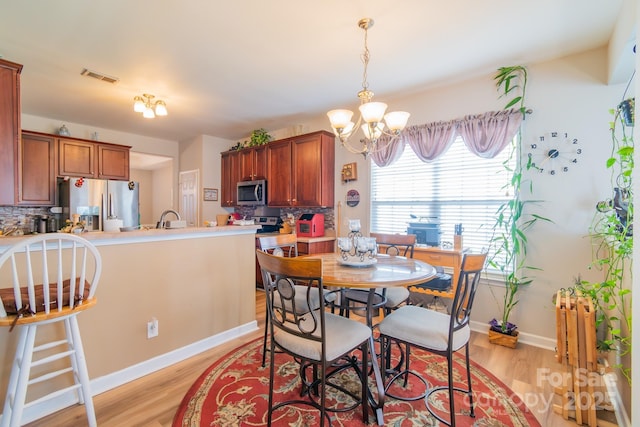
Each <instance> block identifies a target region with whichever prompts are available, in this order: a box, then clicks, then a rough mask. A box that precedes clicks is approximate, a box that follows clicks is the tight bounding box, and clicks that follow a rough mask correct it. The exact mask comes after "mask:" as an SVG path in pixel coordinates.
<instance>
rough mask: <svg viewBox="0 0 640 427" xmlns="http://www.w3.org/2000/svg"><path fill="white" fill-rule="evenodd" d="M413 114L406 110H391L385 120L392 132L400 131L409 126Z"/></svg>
mask: <svg viewBox="0 0 640 427" xmlns="http://www.w3.org/2000/svg"><path fill="white" fill-rule="evenodd" d="M410 115H411V114H409V113H407V112H406V111H391V112H389V113H387V114H385V115H384V121H385V123H386V124H387V127H388V128H389V130H390V131H392V132H400V131H402V129H404V128H405V127H406V126H407V121H408V120H409V116H410Z"/></svg>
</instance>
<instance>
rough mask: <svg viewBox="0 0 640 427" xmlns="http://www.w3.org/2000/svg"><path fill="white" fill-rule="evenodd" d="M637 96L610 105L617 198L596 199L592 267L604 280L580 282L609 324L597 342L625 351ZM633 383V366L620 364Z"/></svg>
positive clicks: (610, 164)
mask: <svg viewBox="0 0 640 427" xmlns="http://www.w3.org/2000/svg"><path fill="white" fill-rule="evenodd" d="M634 104H635V99H627V100H624V101H623V102H621V103H620V104H619V105H618V107H617V108H616V109H612V110H610V113H611V115H612V116H613V121H612V122H610V124H609V127H610V131H611V155H610V157H609V158H608V159H607V161H606V166H607V168H608V169H610V170H611V194H612V198H611V199H607V200H603V201H600V202H598V203H597V205H596V212H595V214H594V219H593V221H592V224H591V227H590V228H589V236H590V238H591V241H592V247H593V257H592V259H593V261H592V264H591V268H593V269H597V270H600V271H602V272H603V273H604V280H603V281H602V282H588V281H584V280H581V281H580V283H579V284H578V285H577V287H578V289H580V290H581V291H582V292H583V293H586V294H587V295H589V296H590V297H591V298H592V300H593V302H594V305H595V309H596V327H599V326H600V325H601V324H604V325H605V326H606V329H607V331H608V334H607V337H605V339H603V340H601V341H599V342H598V348H599V349H600V350H602V351H610V350H615V351H618V352H619V353H620V355H621V356H624V355H626V354H628V353H629V352H630V351H631V320H632V318H631V290H630V289H629V286H630V283H631V271H632V263H633V167H634V158H633V154H634V141H633V124H634V123H633V111H631V114H629V111H628V109H629V108H631V109H633V105H634ZM616 367H617V368H619V369H620V372H621V373H622V374H623V375H624V376H625V377H626V378H627V380H628V381H629V384H631V368H630V367H625V366H623V365H622V364H618V365H616Z"/></svg>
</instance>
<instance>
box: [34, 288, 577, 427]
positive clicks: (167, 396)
mask: <svg viewBox="0 0 640 427" xmlns="http://www.w3.org/2000/svg"><path fill="white" fill-rule="evenodd" d="M256 307H257V313H256V316H257V319H258V325H259V329H260V331H259V332H255V333H252V334H248V335H246V336H244V337H241V338H237V339H235V340H233V341H230V342H228V343H226V344H223V345H220V346H218V347H216V348H214V349H211V350H208V351H206V352H204V353H201V354H199V355H197V356H195V357H192V358H190V359H188V360H185V361H183V362H180V363H177V364H175V365H173V366H170V367H168V368H165V369H163V370H162V371H159V372H156V373H154V374H151V375H147V376H145V377H143V378H141V379H138V380H136V381H133V382H131V383H128V384H126V385H123V386H121V387H118V388H116V389H114V390H111V391H108V392H105V393H102V394H100V395H98V396H95V397H94V399H93V401H94V405H95V407H96V415H97V418H98V424H99V425H100V426H101V427H110V426H114V427H116V426H117V427H121V426H127V427H129V426H171V422H172V420H173V415H174V413H175V412H176V409H177V408H178V405H179V404H180V401H181V400H182V397H183V396H184V395H185V393H186V392H187V390H188V389H189V387H190V386H191V384H192V383H193V382H194V381H195V380H196V379H197V378H198V376H200V374H201V373H202V372H203V371H204V370H205V369H206V368H207V367H209V366H210V365H211V364H212V363H213V362H214V361H215V360H217V359H218V358H220V357H222V356H223V355H225V354H226V353H228V352H229V351H231V350H233V349H234V348H236V347H238V346H240V345H242V344H244V343H247V342H249V341H251V340H253V339H255V338H257V337H259V336H261V334H262V328H264V315H265V302H264V293H262V292H256ZM471 358H472V359H473V360H474V361H475V362H477V363H478V364H480V365H481V366H483V367H484V368H486V369H488V370H489V371H491V372H492V373H493V374H494V375H495V376H496V377H498V378H499V379H500V380H501V381H502V382H503V383H504V384H506V385H507V386H508V387H509V388H510V389H511V390H513V391H514V392H515V393H516V394H518V395H519V396H521V397H522V398H523V400H524V401H525V402H526V403H527V405H528V407H529V408H530V409H531V410H532V411H533V413H534V414H535V416H536V418H537V419H538V421H539V422H540V424H541V425H542V426H545V427H564V426H567V427H568V426H575V425H576V424H575V422H573V421H571V420H569V421H565V420H564V419H562V417H560V416H559V415H556V414H555V413H554V412H553V409H552V406H551V405H550V404H549V400H550V399H551V398H552V397H553V394H552V393H553V392H552V388H551V386H550V385H549V384H548V382H547V381H545V380H544V374H542V372H543V371H542V370H544V369H549V370H551V371H553V372H556V371H558V372H559V369H560V365H559V364H558V363H557V362H556V361H555V359H554V354H553V352H551V351H548V350H543V349H539V348H536V347H532V346H527V345H524V344H518V348H516V349H509V348H505V347H501V346H497V345H493V344H490V343H489V342H488V340H487V337H486V335H485V334H477V333H473V335H472V339H471ZM545 372H546V371H545ZM556 399H557V398H556ZM554 402H556V403H559V402H557V401H556V400H555V399H554ZM86 425H87V421H86V417H85V412H84V406H74V407H71V408H68V409H65V410H62V411H60V412H58V413H56V414H53V415H50V416H48V417H45V418H42V419H40V420H38V421H35V422H33V423H31V424H29V426H30V427H36V426H42V427H45V426H46V427H54V426H65V427H66V426H73V427H76V426H86Z"/></svg>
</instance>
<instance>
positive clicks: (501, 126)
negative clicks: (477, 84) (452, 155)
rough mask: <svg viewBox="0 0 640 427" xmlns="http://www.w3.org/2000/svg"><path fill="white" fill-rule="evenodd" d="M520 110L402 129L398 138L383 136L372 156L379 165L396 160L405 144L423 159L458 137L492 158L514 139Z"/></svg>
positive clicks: (435, 155) (477, 152) (433, 156)
mask: <svg viewBox="0 0 640 427" xmlns="http://www.w3.org/2000/svg"><path fill="white" fill-rule="evenodd" d="M523 118H524V117H523V115H522V112H521V111H520V110H515V109H511V110H501V111H490V112H487V113H484V114H478V115H469V116H465V117H464V118H462V119H457V120H451V121H448V122H442V121H440V122H433V123H427V124H423V125H415V126H409V127H407V128H405V130H404V131H403V132H402V134H401V135H400V137H398V138H394V139H391V138H389V137H383V138H380V139H379V140H378V149H377V150H376V151H375V152H373V153H371V158H372V159H373V161H374V162H375V163H376V164H377V165H378V166H388V165H390V164H392V163H393V162H394V161H396V160H397V159H398V158H399V157H400V156H401V155H402V152H403V151H404V147H405V146H406V145H407V144H408V145H409V146H410V147H411V148H412V149H413V151H414V152H415V153H416V155H417V156H418V158H419V159H420V160H422V161H423V162H429V161H432V160H435V159H436V158H438V157H439V156H441V155H442V154H444V153H445V152H446V151H447V150H448V149H449V147H450V146H451V144H452V143H453V141H455V139H456V137H457V136H460V137H462V140H463V141H464V144H465V145H466V146H467V148H468V149H469V151H471V152H472V153H474V154H475V155H477V156H479V157H483V158H493V157H495V156H496V155H497V154H498V153H500V152H501V151H502V150H503V149H504V148H505V147H506V146H507V145H508V144H509V142H510V141H511V140H512V139H513V137H514V136H515V135H516V132H517V131H518V128H519V127H520V124H521V123H522V120H523Z"/></svg>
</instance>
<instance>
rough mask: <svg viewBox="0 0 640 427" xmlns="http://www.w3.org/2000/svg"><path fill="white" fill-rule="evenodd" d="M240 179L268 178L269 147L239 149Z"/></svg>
mask: <svg viewBox="0 0 640 427" xmlns="http://www.w3.org/2000/svg"><path fill="white" fill-rule="evenodd" d="M239 156H240V181H254V180H257V179H266V178H267V147H266V146H265V145H261V146H259V147H255V148H245V149H244V150H241V151H239Z"/></svg>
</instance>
